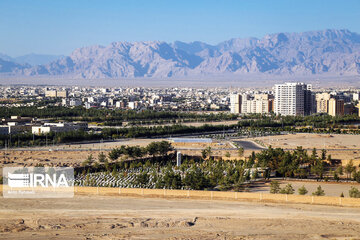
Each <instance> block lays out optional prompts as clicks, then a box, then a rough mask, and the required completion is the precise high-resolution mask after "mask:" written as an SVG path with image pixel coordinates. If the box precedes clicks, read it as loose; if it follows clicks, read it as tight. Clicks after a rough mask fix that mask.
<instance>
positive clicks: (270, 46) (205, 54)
mask: <svg viewBox="0 0 360 240" xmlns="http://www.w3.org/2000/svg"><path fill="white" fill-rule="evenodd" d="M29 59H34V57H29V58H28V60H26V58H25V57H24V58H23V60H19V59H18V60H14V59H12V58H10V57H7V56H6V55H1V54H0V73H1V74H2V75H6V76H41V75H44V76H58V77H72V78H85V79H103V78H110V79H111V78H186V77H194V76H201V77H203V78H207V77H213V76H217V77H218V76H230V77H236V76H239V75H250V74H260V75H265V76H267V75H275V76H276V75H279V76H280V75H289V76H307V75H323V74H326V75H331V76H340V75H341V76H359V75H360V35H359V34H357V33H354V32H351V31H349V30H324V31H310V32H302V33H276V34H269V35H266V36H264V37H263V38H261V39H258V38H246V39H241V38H234V39H230V40H228V41H224V42H221V43H219V44H217V45H211V44H207V43H204V42H198V41H197V42H191V43H185V42H180V41H175V42H174V43H166V42H161V41H143V42H113V43H111V44H110V45H108V46H101V45H94V46H89V47H83V48H78V49H75V50H74V51H73V52H72V53H71V55H70V56H66V57H56V56H55V57H54V56H53V59H49V58H47V60H43V62H42V63H40V61H39V60H38V61H37V62H36V61H30V60H29ZM35 62H36V63H35ZM38 64H40V65H38Z"/></svg>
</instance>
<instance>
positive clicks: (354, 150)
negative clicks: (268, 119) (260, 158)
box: [251, 133, 360, 166]
mask: <svg viewBox="0 0 360 240" xmlns="http://www.w3.org/2000/svg"><path fill="white" fill-rule="evenodd" d="M251 140H257V141H260V142H262V143H263V144H264V145H265V146H270V145H271V146H272V147H273V148H277V147H279V148H284V149H295V148H296V147H297V146H302V147H303V148H305V149H308V153H309V154H311V151H312V149H313V148H316V149H317V150H318V154H320V153H321V152H320V150H321V149H326V150H327V154H331V157H332V159H338V160H341V161H342V165H346V164H347V163H348V161H350V160H353V162H354V165H356V166H359V164H360V135H349V134H334V135H330V134H310V133H297V134H288V135H278V136H270V137H257V138H252V139H251Z"/></svg>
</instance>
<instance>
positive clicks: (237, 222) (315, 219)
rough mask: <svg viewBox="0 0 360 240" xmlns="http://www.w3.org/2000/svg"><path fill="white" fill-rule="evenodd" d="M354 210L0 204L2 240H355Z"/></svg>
mask: <svg viewBox="0 0 360 240" xmlns="http://www.w3.org/2000/svg"><path fill="white" fill-rule="evenodd" d="M359 216H360V209H359V208H345V207H328V206H317V205H301V204H297V205H293V204H269V203H267V204H265V203H252V202H231V201H205V200H171V199H170V200H169V199H144V198H129V197H127V198H125V197H111V196H106V197H105V196H76V197H75V198H74V199H4V198H0V238H1V239H360V218H359Z"/></svg>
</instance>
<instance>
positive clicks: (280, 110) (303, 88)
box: [274, 83, 311, 116]
mask: <svg viewBox="0 0 360 240" xmlns="http://www.w3.org/2000/svg"><path fill="white" fill-rule="evenodd" d="M308 91H309V92H311V85H307V84H304V83H284V84H275V86H274V92H275V108H274V112H275V113H276V114H281V115H285V116H286V115H290V116H297V115H305V113H309V112H310V110H309V109H307V108H309V107H310V105H311V100H309V99H311V98H310V97H308V96H309V95H310V93H309V92H308ZM309 102H310V103H309Z"/></svg>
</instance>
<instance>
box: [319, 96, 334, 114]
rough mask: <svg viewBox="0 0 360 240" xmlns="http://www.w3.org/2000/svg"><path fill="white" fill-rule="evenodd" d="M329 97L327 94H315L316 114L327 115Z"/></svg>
mask: <svg viewBox="0 0 360 240" xmlns="http://www.w3.org/2000/svg"><path fill="white" fill-rule="evenodd" d="M330 98H331V95H330V94H329V93H318V94H316V112H317V113H328V112H329V100H330Z"/></svg>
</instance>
